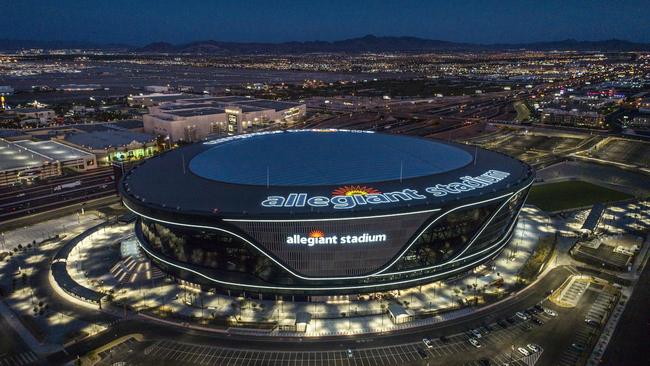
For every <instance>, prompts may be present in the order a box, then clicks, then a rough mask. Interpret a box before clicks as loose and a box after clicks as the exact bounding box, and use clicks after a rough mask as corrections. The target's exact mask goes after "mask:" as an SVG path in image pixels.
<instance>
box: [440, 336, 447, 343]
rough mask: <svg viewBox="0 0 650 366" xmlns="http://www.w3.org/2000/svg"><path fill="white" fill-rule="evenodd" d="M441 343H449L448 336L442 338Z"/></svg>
mask: <svg viewBox="0 0 650 366" xmlns="http://www.w3.org/2000/svg"><path fill="white" fill-rule="evenodd" d="M440 342H442V343H449V338H447V337H446V336H440Z"/></svg>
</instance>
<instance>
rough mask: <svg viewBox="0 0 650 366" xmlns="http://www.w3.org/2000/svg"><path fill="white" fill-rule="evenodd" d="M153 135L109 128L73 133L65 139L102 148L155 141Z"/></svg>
mask: <svg viewBox="0 0 650 366" xmlns="http://www.w3.org/2000/svg"><path fill="white" fill-rule="evenodd" d="M155 139H156V138H155V137H154V136H153V135H150V134H147V133H141V132H132V131H127V130H122V129H108V130H103V131H91V132H86V133H71V134H68V135H66V136H65V138H64V140H65V141H67V142H69V143H72V144H75V145H78V146H83V147H85V148H88V149H93V150H101V149H108V148H114V147H121V146H126V145H129V144H131V143H133V142H136V143H140V144H146V143H148V142H152V141H154V140H155Z"/></svg>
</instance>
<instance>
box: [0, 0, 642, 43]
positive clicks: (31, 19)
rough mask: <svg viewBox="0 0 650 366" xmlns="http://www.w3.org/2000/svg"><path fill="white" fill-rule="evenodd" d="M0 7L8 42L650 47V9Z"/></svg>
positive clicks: (116, 2)
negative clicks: (565, 42)
mask: <svg viewBox="0 0 650 366" xmlns="http://www.w3.org/2000/svg"><path fill="white" fill-rule="evenodd" d="M0 5H1V8H0V9H2V25H0V30H2V34H1V35H0V38H5V39H23V40H60V41H91V42H98V43H109V42H112V43H128V44H133V45H142V44H146V43H150V42H155V41H166V42H171V43H183V42H190V41H197V40H208V39H214V40H220V41H242V42H284V41H309V40H325V41H333V40H340V39H346V38H353V37H360V36H363V35H366V34H374V35H377V36H415V37H422V38H430V39H441V40H448V41H458V42H474V43H502V42H503V43H516V42H535V41H552V40H562V39H566V38H574V39H578V40H603V39H610V38H619V39H626V40H630V41H637V42H650V21H648V19H650V1H649V0H629V1H626V0H623V1H613V0H593V1H589V0H582V1H576V0H564V1H558V0H545V1H516V0H501V1H487V0H486V1H478V0H477V1H452V0H446V1H394V0H392V1H351V0H346V1H318V2H317V1H284V0H276V1H193V0H185V1H168V0H158V1H133V0H128V1H122V0H112V1H95V0H88V1H70V0H57V1H50V0H42V1H39V0H19V1H11V0H9V1H8V0H0Z"/></svg>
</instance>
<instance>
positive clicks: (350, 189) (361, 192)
mask: <svg viewBox="0 0 650 366" xmlns="http://www.w3.org/2000/svg"><path fill="white" fill-rule="evenodd" d="M379 193H381V192H379V191H378V190H376V189H374V188H371V187H366V186H343V187H340V188H337V189H335V190H334V191H333V192H332V196H355V195H358V196H365V195H367V194H379Z"/></svg>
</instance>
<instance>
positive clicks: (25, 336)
mask: <svg viewBox="0 0 650 366" xmlns="http://www.w3.org/2000/svg"><path fill="white" fill-rule="evenodd" d="M0 315H2V317H4V318H5V320H6V321H7V323H9V325H11V327H12V328H13V329H14V331H15V332H16V333H18V335H19V336H20V338H21V339H22V340H23V342H25V344H27V345H28V346H29V348H30V349H31V350H32V351H34V352H36V353H37V354H39V355H41V356H45V355H48V354H50V353H53V352H57V351H59V350H60V349H61V348H62V347H61V346H58V345H53V344H42V343H40V342H39V341H38V340H37V339H36V338H34V336H33V335H32V333H31V332H30V331H29V330H28V329H27V328H25V326H24V325H23V323H21V322H20V320H18V318H17V316H16V314H14V312H13V311H11V309H10V308H9V307H8V306H7V304H5V302H4V301H0Z"/></svg>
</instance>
